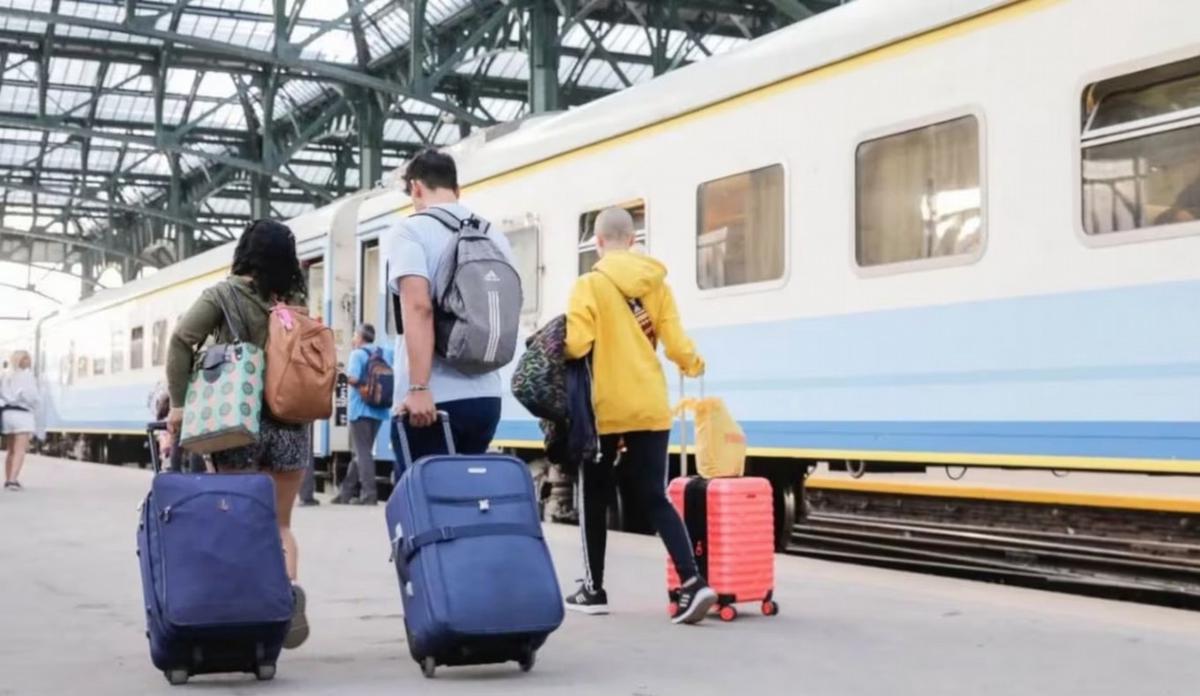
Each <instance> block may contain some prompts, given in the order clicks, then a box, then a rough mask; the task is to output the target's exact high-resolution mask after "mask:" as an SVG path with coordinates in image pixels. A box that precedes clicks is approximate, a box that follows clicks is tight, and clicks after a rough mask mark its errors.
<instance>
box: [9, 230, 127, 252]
mask: <svg viewBox="0 0 1200 696" xmlns="http://www.w3.org/2000/svg"><path fill="white" fill-rule="evenodd" d="M5 237H20V238H22V239H30V240H34V241H38V242H49V243H51V244H62V245H64V246H67V247H74V248H77V249H91V250H93V251H99V252H102V253H104V254H108V255H109V256H117V257H120V258H126V259H137V256H136V255H134V254H130V253H128V252H125V251H121V250H119V249H114V248H112V247H110V246H107V245H104V244H101V243H99V242H95V241H92V240H89V239H82V238H80V237H75V236H72V235H66V234H51V233H49V232H40V231H38V230H18V229H15V228H12V227H0V239H3V238H5Z"/></svg>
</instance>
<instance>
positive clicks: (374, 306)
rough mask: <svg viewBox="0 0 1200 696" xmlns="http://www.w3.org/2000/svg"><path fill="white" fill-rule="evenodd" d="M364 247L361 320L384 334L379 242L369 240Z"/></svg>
mask: <svg viewBox="0 0 1200 696" xmlns="http://www.w3.org/2000/svg"><path fill="white" fill-rule="evenodd" d="M367 244H368V245H367V246H365V247H363V260H362V263H363V267H362V288H361V291H362V297H361V298H360V299H359V310H360V311H361V312H362V316H361V317H360V318H359V321H365V322H368V323H370V324H372V325H374V326H375V332H376V333H377V334H378V335H380V336H382V335H383V333H384V332H383V327H381V326H379V301H380V300H382V299H383V293H382V292H381V291H380V288H382V287H383V286H382V285H381V284H380V283H381V281H380V280H379V242H378V241H372V242H368V243H367Z"/></svg>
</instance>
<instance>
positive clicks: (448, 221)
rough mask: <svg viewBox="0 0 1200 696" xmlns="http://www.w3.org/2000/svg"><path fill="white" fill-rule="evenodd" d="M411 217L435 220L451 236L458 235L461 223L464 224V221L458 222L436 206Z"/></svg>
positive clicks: (460, 230)
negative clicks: (448, 231)
mask: <svg viewBox="0 0 1200 696" xmlns="http://www.w3.org/2000/svg"><path fill="white" fill-rule="evenodd" d="M411 217H427V218H432V219H434V220H437V221H438V222H440V223H441V224H442V227H445V228H446V229H448V230H450V232H451V233H453V234H458V233H459V232H462V228H463V223H464V222H465V221H464V220H459V219H458V218H457V217H455V216H454V215H452V214H451V213H450V212H449V211H447V210H445V209H443V208H438V207H436V206H434V207H432V208H426V209H425V210H423V211H421V212H419V213H417V214H415V215H412V216H411Z"/></svg>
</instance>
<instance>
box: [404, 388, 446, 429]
mask: <svg viewBox="0 0 1200 696" xmlns="http://www.w3.org/2000/svg"><path fill="white" fill-rule="evenodd" d="M395 414H396V415H397V416H404V415H405V414H407V415H408V422H409V424H411V425H412V426H413V427H414V428H428V427H429V426H431V425H433V424H434V423H436V422H437V404H435V403H434V402H433V394H431V393H429V391H428V390H424V391H410V392H409V393H408V395H407V396H405V397H404V403H402V404H400V405H399V406H397V407H396V410H395Z"/></svg>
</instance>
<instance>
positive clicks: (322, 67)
mask: <svg viewBox="0 0 1200 696" xmlns="http://www.w3.org/2000/svg"><path fill="white" fill-rule="evenodd" d="M0 15H9V16H16V17H21V18H24V19H30V20H33V21H36V22H48V23H61V24H70V25H74V26H82V27H87V28H90V29H99V30H101V31H113V32H121V33H126V34H132V35H134V36H142V37H145V38H150V39H157V40H159V41H170V42H172V43H178V44H183V45H187V46H194V47H196V48H203V49H207V50H210V51H214V52H217V53H219V54H221V55H225V56H227V57H228V56H232V57H236V58H240V59H242V60H244V61H246V62H248V63H255V64H257V65H261V66H267V65H275V66H279V67H285V68H289V69H292V70H297V71H299V72H301V73H309V74H311V75H316V76H319V77H324V78H327V79H330V80H334V81H336V82H342V83H344V84H351V85H357V86H359V87H365V88H367V89H373V90H375V91H377V92H383V93H385V94H391V95H394V96H397V97H408V98H411V99H416V100H418V101H423V102H425V103H428V104H430V105H431V106H435V107H437V108H439V109H441V110H443V111H446V112H449V113H453V114H455V115H456V116H457V117H458V118H460V119H463V120H465V121H467V122H469V123H471V124H472V125H476V126H487V125H491V124H489V123H487V122H485V121H484V120H483V119H480V118H479V117H478V116H476V115H475V114H473V113H471V112H469V111H467V110H466V109H462V108H460V107H458V106H457V105H455V104H453V103H452V102H449V101H446V100H443V99H438V98H436V97H433V96H430V95H427V94H418V93H414V92H412V91H411V90H409V89H408V88H407V87H406V86H404V85H401V84H399V83H396V82H392V81H390V80H384V79H382V78H378V77H375V76H373V75H367V74H364V73H362V72H359V71H357V70H355V69H353V68H349V67H346V66H342V65H337V64H335V63H326V62H323V61H316V60H309V59H301V58H300V56H299V55H294V56H293V55H288V51H281V50H276V51H274V52H270V51H260V50H258V49H255V48H249V47H247V46H240V45H237V44H233V43H227V42H223V41H214V40H212V39H205V38H201V37H197V36H189V35H187V34H180V33H178V32H173V31H165V30H162V29H158V28H156V27H154V25H153V24H150V23H147V22H142V21H132V22H126V23H121V22H111V21H108V20H103V19H97V18H94V17H84V16H81V15H66V14H62V13H59V12H41V11H37V10H26V9H20V8H12V7H8V8H3V9H0Z"/></svg>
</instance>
